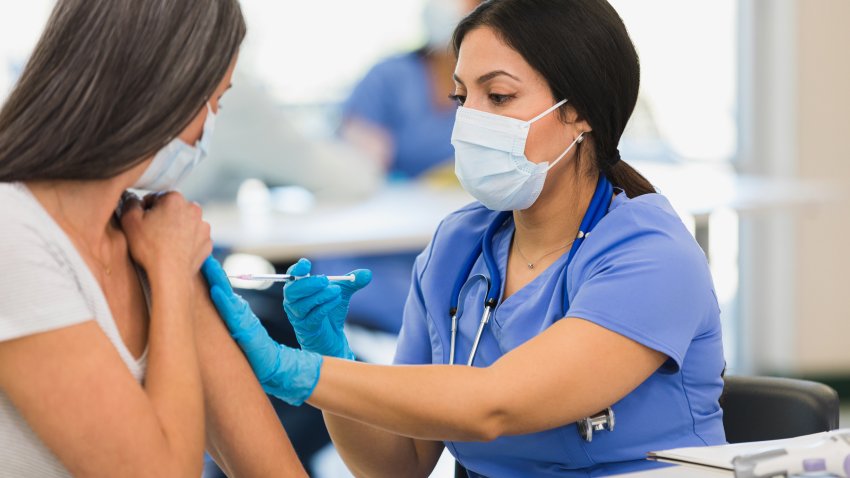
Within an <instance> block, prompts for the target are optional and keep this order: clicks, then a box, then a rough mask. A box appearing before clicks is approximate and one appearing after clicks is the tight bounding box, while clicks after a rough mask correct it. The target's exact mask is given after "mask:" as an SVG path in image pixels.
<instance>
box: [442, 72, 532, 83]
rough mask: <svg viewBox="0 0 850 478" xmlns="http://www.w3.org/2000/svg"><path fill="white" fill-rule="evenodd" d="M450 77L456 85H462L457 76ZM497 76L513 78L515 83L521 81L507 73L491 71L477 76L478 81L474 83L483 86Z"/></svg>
mask: <svg viewBox="0 0 850 478" xmlns="http://www.w3.org/2000/svg"><path fill="white" fill-rule="evenodd" d="M452 76H453V77H454V80H455V81H457V82H458V83H460V84H461V85H463V81H462V80H461V79H460V77H459V76H457V75H452ZM497 76H507V77H509V78H513V79H514V80H516V81H522V80H520V79H519V78H517V77H516V76H514V75H512V74H510V73H508V72H507V71H505V70H495V71H491V72H490V73H487V74H484V75H481V76H479V77H478V79H477V80H475V82H476V83H478V84H479V85H483V84H484V83H487V82H488V81H490V80H492V79H493V78H496V77H497Z"/></svg>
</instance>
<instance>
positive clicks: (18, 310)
mask: <svg viewBox="0 0 850 478" xmlns="http://www.w3.org/2000/svg"><path fill="white" fill-rule="evenodd" d="M45 234H46V233H43V231H41V230H39V229H38V228H37V227H35V225H33V224H27V223H26V221H20V222H18V221H13V223H11V224H10V223H7V224H6V225H4V227H3V228H2V230H0V271H2V272H0V341H7V340H13V339H17V338H21V337H25V336H28V335H34V334H38V333H41V332H47V331H50V330H55V329H60V328H63V327H68V326H71V325H75V324H78V323H81V322H85V321H87V320H92V319H94V313H93V312H92V311H91V309H90V307H89V305H88V303H87V301H86V299H85V296H84V295H83V293H82V289H81V287H80V284H79V282H78V280H77V277H76V274H75V273H74V272H73V269H72V267H71V266H70V265H69V263H68V260H67V257H66V256H65V254H64V253H63V252H62V250H61V249H60V248H59V247H58V246H56V245H55V242H54V241H51V240H50V238H49V237H47V236H46V235H45Z"/></svg>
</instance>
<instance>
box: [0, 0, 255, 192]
mask: <svg viewBox="0 0 850 478" xmlns="http://www.w3.org/2000/svg"><path fill="white" fill-rule="evenodd" d="M245 33H246V26H245V20H244V18H243V16H242V11H241V8H240V6H239V2H238V0H58V1H57V3H56V6H55V7H54V9H53V13H52V14H51V16H50V19H49V21H48V23H47V26H46V28H45V30H44V32H43V33H42V36H41V39H40V40H39V41H38V44H37V45H36V47H35V50H34V51H33V53H32V55H31V57H30V59H29V62H28V63H27V65H26V67H25V68H24V71H23V74H22V75H21V78H20V80H19V81H18V83H17V85H16V86H15V87H14V89H13V90H12V92H11V94H10V96H9V98H8V99H7V101H6V104H5V105H4V106H3V108H2V110H0V181H2V182H10V181H41V180H53V179H75V180H92V179H106V178H110V177H114V176H116V175H118V174H120V173H122V172H124V171H126V170H128V169H130V168H132V167H133V166H135V165H137V164H139V163H140V162H141V161H143V160H145V159H146V158H149V157H151V156H152V155H153V154H155V153H156V151H157V150H159V149H160V148H162V147H163V146H165V145H166V144H168V143H169V142H170V141H171V140H173V139H174V138H175V137H177V136H178V135H179V134H180V132H181V131H183V130H184V129H185V128H186V127H187V126H188V125H189V123H191V122H192V120H193V119H194V118H195V117H196V116H197V115H198V113H199V112H200V111H201V108H203V106H204V104H205V103H206V102H207V101H208V100H209V99H211V96H212V95H213V93H214V92H215V90H216V88H217V87H218V85H219V84H220V83H221V81H222V79H223V78H224V77H225V74H226V73H227V71H228V68H229V67H230V65H231V63H232V60H233V59H234V58H235V56H236V54H237V52H238V50H239V47H240V45H241V43H242V40H243V39H244V37H245Z"/></svg>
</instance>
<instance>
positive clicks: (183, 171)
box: [133, 103, 216, 192]
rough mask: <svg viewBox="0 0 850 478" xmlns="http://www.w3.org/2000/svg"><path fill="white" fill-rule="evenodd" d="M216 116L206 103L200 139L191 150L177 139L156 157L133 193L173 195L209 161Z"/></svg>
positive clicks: (135, 185) (137, 182)
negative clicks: (197, 168)
mask: <svg viewBox="0 0 850 478" xmlns="http://www.w3.org/2000/svg"><path fill="white" fill-rule="evenodd" d="M215 119H216V115H215V113H214V112H213V110H212V106H210V104H209V103H207V119H206V120H205V121H204V132H203V134H202V135H201V139H200V140H198V142H197V143H196V144H195V146H190V145H188V144H186V143H185V142H183V140H181V139H180V138H174V139H173V140H172V141H171V142H170V143H168V144H167V145H166V146H165V147H164V148H162V149H161V150H159V152H158V153H156V156H155V157H154V159H153V161H152V162H151V164H150V166H148V169H147V170H145V173H144V174H143V175H142V177H141V178H139V180H138V181H136V184H134V185H133V188H134V189H145V190H148V191H157V192H160V191H171V190H173V189H175V188H176V187H177V185H179V184H180V181H182V180H183V179H185V178H186V176H188V175H189V173H190V172H192V169H194V168H195V166H197V165H198V164H200V163H201V162H202V161H203V160H204V159H206V158H207V156H208V155H209V151H210V142H211V141H212V135H213V130H214V129H215Z"/></svg>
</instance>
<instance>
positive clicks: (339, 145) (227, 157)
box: [180, 72, 384, 202]
mask: <svg viewBox="0 0 850 478" xmlns="http://www.w3.org/2000/svg"><path fill="white" fill-rule="evenodd" d="M221 104H222V111H221V112H220V114H219V115H218V117H217V118H216V134H215V137H214V138H213V141H212V145H211V153H210V156H209V158H208V159H207V160H206V161H204V162H203V163H202V164H199V165H198V167H197V168H195V170H194V171H193V172H192V175H191V176H189V177H188V178H186V180H185V181H183V182H182V183H181V186H180V192H182V193H183V194H184V195H186V196H187V197H189V198H191V199H193V200H196V201H199V202H209V201H232V200H234V199H235V198H236V193H237V191H238V190H239V187H240V185H241V184H242V183H243V182H244V181H245V180H246V179H250V178H256V179H259V180H261V181H262V182H263V183H265V184H267V185H268V186H269V187H270V188H274V187H276V186H292V185H297V186H301V187H303V188H306V189H307V190H309V191H310V192H312V193H314V194H315V195H316V196H317V198H318V199H319V200H330V201H335V200H350V199H359V198H364V197H367V196H369V195H370V194H372V193H373V192H374V191H376V190H377V189H378V188H380V186H381V185H382V184H383V181H384V179H383V172H382V171H381V169H380V167H379V166H378V165H376V164H375V163H374V161H372V160H370V159H367V158H366V157H365V156H364V155H363V154H362V153H361V152H359V151H358V150H357V149H356V148H353V147H350V146H348V145H346V144H345V143H344V142H342V141H338V140H334V139H321V138H316V139H311V138H308V137H305V135H304V134H301V132H300V131H298V130H297V129H296V128H295V127H294V126H293V124H291V122H290V118H289V116H288V115H287V112H286V111H285V110H284V108H283V105H281V104H280V103H279V102H278V101H277V100H276V99H275V98H274V97H273V96H272V95H271V94H269V92H268V91H267V90H266V88H265V87H264V85H263V84H262V83H260V82H259V81H257V80H256V79H254V78H252V77H250V76H248V75H246V74H244V73H241V72H237V73H236V75H235V76H234V79H233V88H232V89H231V90H230V91H229V92H228V93H227V94H226V95H225V96H224V98H223V99H222V101H221Z"/></svg>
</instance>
